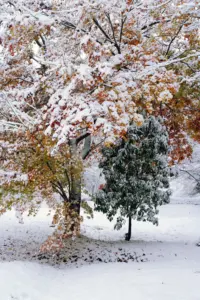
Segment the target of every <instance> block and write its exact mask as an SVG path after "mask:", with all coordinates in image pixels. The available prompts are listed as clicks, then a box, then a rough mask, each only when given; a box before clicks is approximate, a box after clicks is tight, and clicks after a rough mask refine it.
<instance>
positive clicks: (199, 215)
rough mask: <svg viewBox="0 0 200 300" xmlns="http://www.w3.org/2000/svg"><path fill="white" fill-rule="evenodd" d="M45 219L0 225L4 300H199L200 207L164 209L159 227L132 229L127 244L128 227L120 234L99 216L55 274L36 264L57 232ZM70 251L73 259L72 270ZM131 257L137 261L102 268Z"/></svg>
mask: <svg viewBox="0 0 200 300" xmlns="http://www.w3.org/2000/svg"><path fill="white" fill-rule="evenodd" d="M46 212H47V211H46V210H45V209H43V210H42V211H41V212H40V214H39V215H38V216H37V217H36V218H31V219H27V218H25V224H23V225H22V224H18V222H17V220H16V219H15V218H14V213H13V212H10V213H9V214H8V215H7V216H6V215H5V216H3V217H2V218H0V228H1V229H0V251H1V261H2V262H0V299H1V300H13V299H14V300H66V299H69V300H74V299H76V300H79V299H82V300H100V299H103V300H108V299H109V300H112V299H113V300H118V299H120V300H121V299H123V298H126V299H127V298H128V297H129V298H131V299H136V300H161V299H162V300H165V299H170V300H184V299H185V300H199V299H200V290H199V284H200V248H199V247H197V246H196V243H197V242H198V241H199V238H200V206H198V205H191V204H170V205H167V206H164V207H162V208H161V210H160V225H159V227H155V226H153V225H151V224H145V223H139V222H134V224H133V239H132V241H131V242H129V243H128V242H125V241H124V240H123V236H124V233H125V232H126V228H123V229H122V230H121V231H119V232H118V231H114V230H113V224H111V223H110V222H108V221H107V220H106V218H105V217H104V216H102V215H101V214H99V213H98V214H95V218H94V219H92V220H88V219H86V220H85V222H84V224H83V226H82V233H83V234H84V235H85V236H86V237H82V238H80V239H77V241H75V242H70V243H71V244H68V245H67V248H66V249H65V251H66V253H65V254H66V259H65V262H63V261H62V263H60V258H59V264H57V265H56V267H55V266H50V265H48V262H49V261H48V259H47V260H45V259H39V260H38V256H36V257H33V256H34V255H33V254H34V252H35V253H37V251H38V248H39V245H40V243H41V242H42V241H43V240H45V238H46V237H47V235H48V234H50V233H51V232H52V230H53V229H52V228H51V227H50V218H49V217H46ZM68 252H71V255H73V254H75V255H73V256H75V260H74V261H73V262H72V263H71V261H70V260H69V259H68V258H69V253H68ZM95 253H96V254H95ZM126 255H128V256H129V255H133V257H134V258H135V257H139V259H136V260H134V262H133V261H132V260H130V259H127V260H126V259H125V261H128V263H107V264H105V263H100V262H101V260H102V261H104V260H105V261H107V262H109V261H111V262H112V261H120V259H121V258H123V257H126ZM90 257H92V259H91V260H90V259H89V258H90ZM77 258H78V262H77ZM85 258H87V259H86V261H85ZM99 258H100V260H99ZM141 259H142V261H143V262H141ZM15 260H18V261H15ZM19 260H21V261H19ZM29 260H32V261H34V262H29ZM37 260H38V262H37ZM8 261H10V262H8ZM121 261H122V260H121ZM137 261H138V262H137ZM42 263H43V264H42ZM54 263H55V260H54V261H53V263H52V264H54ZM88 264H90V265H88ZM81 265H82V266H81ZM77 267H78V268H77Z"/></svg>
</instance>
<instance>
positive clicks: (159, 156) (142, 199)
mask: <svg viewBox="0 0 200 300" xmlns="http://www.w3.org/2000/svg"><path fill="white" fill-rule="evenodd" d="M161 121H162V120H160V119H159V120H157V119H156V118H155V117H150V118H147V119H145V121H144V123H143V125H141V126H139V127H138V126H137V125H136V124H132V125H130V126H129V128H128V132H127V135H126V138H125V139H121V140H119V141H118V142H117V144H116V145H115V146H111V147H105V148H103V150H102V154H103V159H102V161H101V162H100V168H101V169H102V172H103V174H104V176H105V185H104V186H103V187H102V189H101V190H100V191H99V192H98V193H97V196H96V202H95V205H96V210H97V211H101V212H103V213H105V214H106V215H107V217H108V219H109V220H110V221H112V220H113V218H114V217H115V215H117V216H118V217H117V221H116V225H115V228H116V229H120V228H121V227H122V225H123V224H124V223H125V218H128V219H129V231H128V233H127V235H126V239H127V240H130V238H131V220H132V218H134V219H136V220H138V221H149V222H152V223H153V224H158V218H157V217H156V215H157V214H158V209H157V207H158V206H160V205H162V204H165V203H168V202H169V196H170V190H169V181H168V175H169V172H168V171H169V169H168V162H167V160H168V134H167V131H166V128H165V127H164V126H163V125H162V122H161Z"/></svg>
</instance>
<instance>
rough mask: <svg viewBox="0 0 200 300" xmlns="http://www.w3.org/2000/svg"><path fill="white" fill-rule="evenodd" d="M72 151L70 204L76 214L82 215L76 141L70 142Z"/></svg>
mask: <svg viewBox="0 0 200 300" xmlns="http://www.w3.org/2000/svg"><path fill="white" fill-rule="evenodd" d="M70 151H71V159H72V165H71V190H70V195H69V202H70V207H71V209H73V210H75V212H76V213H78V214H80V207H81V176H80V178H77V176H76V175H75V172H76V168H74V164H75V163H76V160H77V144H76V139H72V140H71V141H70Z"/></svg>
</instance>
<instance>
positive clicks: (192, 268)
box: [0, 261, 200, 300]
mask: <svg viewBox="0 0 200 300" xmlns="http://www.w3.org/2000/svg"><path fill="white" fill-rule="evenodd" d="M199 283H200V262H199V261H197V262H196V264H194V263H193V264H191V262H187V261H177V262H173V263H172V264H169V263H165V262H162V263H158V262H155V263H152V262H150V263H146V264H142V265H139V264H134V263H130V264H107V265H104V264H102V265H92V266H85V267H82V268H79V269H72V270H71V269H70V270H58V269H54V268H53V267H49V266H42V265H39V264H36V263H21V262H12V263H2V264H1V268H0V299H1V300H13V299H15V300H66V299H69V300H81V299H82V300H107V299H109V300H121V299H135V300H169V299H170V300H199V299H200V290H199Z"/></svg>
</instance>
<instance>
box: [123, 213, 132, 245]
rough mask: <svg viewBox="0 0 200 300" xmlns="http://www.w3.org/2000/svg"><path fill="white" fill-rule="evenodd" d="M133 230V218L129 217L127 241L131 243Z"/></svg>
mask: <svg viewBox="0 0 200 300" xmlns="http://www.w3.org/2000/svg"><path fill="white" fill-rule="evenodd" d="M131 229H132V218H131V216H129V217H128V233H126V235H125V240H126V241H130V239H131Z"/></svg>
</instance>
